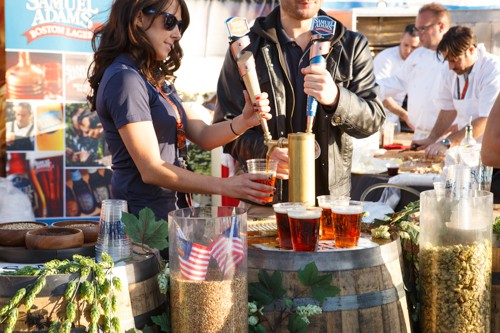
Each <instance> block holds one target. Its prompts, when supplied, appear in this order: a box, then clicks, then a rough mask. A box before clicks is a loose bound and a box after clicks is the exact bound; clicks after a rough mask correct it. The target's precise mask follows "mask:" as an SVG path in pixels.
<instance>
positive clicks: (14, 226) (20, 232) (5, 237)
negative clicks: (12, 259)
mask: <svg viewBox="0 0 500 333" xmlns="http://www.w3.org/2000/svg"><path fill="white" fill-rule="evenodd" d="M44 227H47V223H44V222H30V221H23V222H9V223H0V245H1V246H25V243H24V237H25V235H26V233H27V232H28V231H30V230H36V229H39V228H44Z"/></svg>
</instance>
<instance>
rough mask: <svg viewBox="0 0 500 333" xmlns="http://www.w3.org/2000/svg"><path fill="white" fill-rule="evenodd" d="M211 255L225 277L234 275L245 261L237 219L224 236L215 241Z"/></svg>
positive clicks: (225, 231)
mask: <svg viewBox="0 0 500 333" xmlns="http://www.w3.org/2000/svg"><path fill="white" fill-rule="evenodd" d="M210 254H211V255H212V257H214V258H215V260H216V261H217V264H219V268H220V270H221V272H222V273H223V274H224V277H228V276H230V275H231V274H233V273H234V270H235V269H236V267H238V266H239V265H240V264H241V263H242V262H243V259H244V252H243V241H242V240H241V238H240V235H239V230H238V224H237V220H236V218H234V217H233V219H232V223H231V226H230V227H229V228H227V229H226V230H224V232H223V233H222V235H220V236H219V237H217V238H216V239H214V241H213V242H212V244H211V245H210Z"/></svg>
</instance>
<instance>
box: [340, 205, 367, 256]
mask: <svg viewBox="0 0 500 333" xmlns="http://www.w3.org/2000/svg"><path fill="white" fill-rule="evenodd" d="M362 217H363V202H361V201H349V202H348V203H346V202H334V203H333V204H332V220H333V225H334V226H335V246H336V247H341V248H344V247H354V246H357V245H358V241H359V236H360V234H361V218H362Z"/></svg>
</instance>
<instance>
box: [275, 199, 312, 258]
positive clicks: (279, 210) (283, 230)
mask: <svg viewBox="0 0 500 333" xmlns="http://www.w3.org/2000/svg"><path fill="white" fill-rule="evenodd" d="M300 207H303V208H304V209H305V208H306V204H305V203H303V202H280V203H277V204H274V205H273V209H274V214H275V215H276V225H277V226H278V239H279V241H280V248H282V249H284V250H291V249H292V248H293V247H292V236H291V234H290V222H289V221H288V209H291V208H300Z"/></svg>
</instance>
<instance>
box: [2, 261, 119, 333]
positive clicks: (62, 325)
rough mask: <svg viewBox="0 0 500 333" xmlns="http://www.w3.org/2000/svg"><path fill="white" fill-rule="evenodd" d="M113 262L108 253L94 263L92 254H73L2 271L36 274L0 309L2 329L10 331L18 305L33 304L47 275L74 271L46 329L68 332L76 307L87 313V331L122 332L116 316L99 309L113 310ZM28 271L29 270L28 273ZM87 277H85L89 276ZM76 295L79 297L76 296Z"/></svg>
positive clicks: (27, 307) (28, 305)
mask: <svg viewBox="0 0 500 333" xmlns="http://www.w3.org/2000/svg"><path fill="white" fill-rule="evenodd" d="M113 266H114V263H113V261H112V259H111V257H110V256H109V255H107V254H106V253H104V254H103V261H102V262H99V263H96V262H95V261H94V259H93V258H90V257H84V256H81V255H74V256H73V261H69V260H57V259H55V260H51V261H49V262H47V263H46V264H45V266H44V267H43V268H36V269H35V268H33V267H30V266H27V267H24V268H23V269H22V270H20V271H21V272H19V271H18V272H17V274H16V273H5V274H4V275H8V274H10V275H20V273H22V274H24V275H26V273H31V275H34V276H38V277H37V279H36V280H35V282H33V283H32V284H30V285H28V286H27V287H26V288H22V289H19V290H18V291H17V292H16V294H15V295H14V296H13V297H12V298H11V299H10V300H9V301H8V302H7V304H5V305H4V306H3V307H2V308H1V309H0V323H5V327H4V332H7V333H9V332H12V331H13V328H14V326H15V323H16V321H17V315H18V307H19V306H20V305H21V304H22V300H23V299H24V300H25V301H24V304H25V305H26V309H27V310H28V316H29V315H30V312H29V309H30V308H31V307H32V305H33V302H34V300H35V298H36V296H37V295H38V294H39V293H40V291H42V289H43V288H44V286H45V284H46V278H47V276H48V275H56V274H74V277H73V279H72V280H71V281H69V282H68V283H67V285H66V289H65V292H64V301H63V302H62V304H60V311H57V316H58V319H57V320H54V321H53V322H51V323H50V328H49V332H52V333H56V332H58V333H64V332H70V331H71V328H72V323H73V322H75V321H77V320H78V319H77V311H80V310H81V311H85V312H89V313H90V325H89V327H88V328H87V329H86V331H87V332H89V333H93V332H95V333H97V332H98V331H101V332H121V329H120V322H119V319H118V317H113V318H112V319H110V320H106V318H109V317H103V316H102V313H104V314H106V315H108V316H109V315H111V314H112V313H113V312H114V311H113V310H112V309H111V305H110V304H108V303H111V300H112V299H113V297H114V290H115V289H114V288H112V287H111V286H112V283H111V281H112V280H113V284H114V285H116V284H118V282H117V280H116V279H118V278H117V277H114V276H112V274H111V268H112V267H113ZM28 275H29V274H28ZM89 276H90V280H87V278H89ZM97 291H100V293H101V294H100V297H101V302H99V301H98V298H97V297H94V295H95V294H96V292H97ZM77 296H79V299H78V297H77ZM101 319H104V320H103V323H104V326H101V327H99V324H98V323H99V322H100V320H101Z"/></svg>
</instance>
